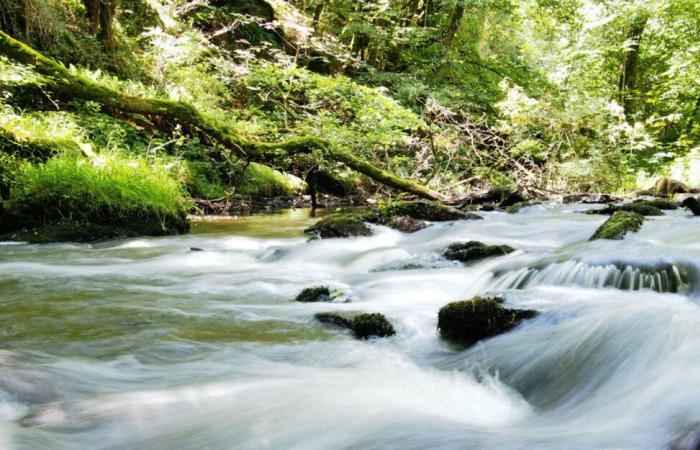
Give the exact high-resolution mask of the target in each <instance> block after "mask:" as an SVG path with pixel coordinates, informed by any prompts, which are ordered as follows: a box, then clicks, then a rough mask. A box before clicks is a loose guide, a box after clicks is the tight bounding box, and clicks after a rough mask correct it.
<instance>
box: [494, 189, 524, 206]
mask: <svg viewBox="0 0 700 450" xmlns="http://www.w3.org/2000/svg"><path fill="white" fill-rule="evenodd" d="M525 201H527V199H526V198H525V196H524V195H523V194H521V193H520V192H517V191H513V192H508V193H507V194H505V196H504V197H503V200H501V202H500V203H499V204H498V206H500V207H501V208H508V207H510V206H513V205H515V204H517V203H522V202H525Z"/></svg>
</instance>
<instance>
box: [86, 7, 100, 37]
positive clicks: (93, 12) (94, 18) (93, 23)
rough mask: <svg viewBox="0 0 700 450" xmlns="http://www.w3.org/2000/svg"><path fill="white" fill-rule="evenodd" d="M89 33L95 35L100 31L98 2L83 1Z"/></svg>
mask: <svg viewBox="0 0 700 450" xmlns="http://www.w3.org/2000/svg"><path fill="white" fill-rule="evenodd" d="M83 5H84V6H85V13H86V14H87V19H88V24H89V26H90V33H92V34H94V35H97V32H98V31H99V29H100V0H83Z"/></svg>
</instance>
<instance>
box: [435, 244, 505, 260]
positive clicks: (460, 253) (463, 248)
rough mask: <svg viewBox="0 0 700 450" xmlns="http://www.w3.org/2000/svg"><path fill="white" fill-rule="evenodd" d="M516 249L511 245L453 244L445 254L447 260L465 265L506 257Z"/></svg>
mask: <svg viewBox="0 0 700 450" xmlns="http://www.w3.org/2000/svg"><path fill="white" fill-rule="evenodd" d="M514 251H515V249H514V248H513V247H511V246H509V245H487V244H484V243H482V242H477V241H469V242H463V243H461V242H458V243H455V244H451V245H450V246H449V247H447V249H446V250H445V252H444V255H445V258H447V259H451V260H454V261H461V262H463V263H466V262H473V261H477V260H479V259H484V258H491V257H493V256H504V255H507V254H509V253H513V252H514Z"/></svg>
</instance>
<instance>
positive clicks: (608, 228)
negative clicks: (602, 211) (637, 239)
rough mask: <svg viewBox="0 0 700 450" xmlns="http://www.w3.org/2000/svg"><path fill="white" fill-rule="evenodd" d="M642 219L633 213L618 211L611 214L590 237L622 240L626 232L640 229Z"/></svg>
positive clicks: (593, 238) (592, 238)
mask: <svg viewBox="0 0 700 450" xmlns="http://www.w3.org/2000/svg"><path fill="white" fill-rule="evenodd" d="M643 223H644V217H643V216H641V215H640V214H637V213H635V212H629V211H618V212H615V213H613V215H612V216H610V218H609V219H608V220H606V221H605V223H604V224H603V225H601V226H600V227H599V228H598V229H597V230H596V232H595V233H594V234H593V236H591V239H590V240H591V241H593V240H596V239H616V240H620V239H624V237H625V235H626V234H627V233H628V232H636V231H639V230H640V229H641V228H642V224H643Z"/></svg>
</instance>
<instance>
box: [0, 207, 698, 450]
mask: <svg viewBox="0 0 700 450" xmlns="http://www.w3.org/2000/svg"><path fill="white" fill-rule="evenodd" d="M582 208H585V207H583V206H576V205H572V206H566V207H561V206H536V207H531V208H528V209H525V210H523V211H522V212H521V213H520V214H516V215H508V214H504V213H499V212H492V213H483V215H484V217H485V220H483V221H465V222H453V223H440V224H433V225H432V226H430V227H428V228H426V229H424V230H422V231H419V232H417V233H415V234H410V235H409V234H402V233H399V232H397V231H394V230H390V229H387V228H381V227H378V228H376V234H375V235H374V236H372V237H367V238H354V239H331V240H322V241H311V242H309V241H308V239H306V238H305V237H304V236H303V235H302V233H301V230H302V229H303V228H304V227H305V226H307V225H309V224H310V223H312V222H313V220H314V219H312V218H310V217H309V212H308V211H306V210H295V211H289V212H286V213H284V214H277V215H267V216H253V217H249V218H245V219H234V220H229V221H218V222H202V223H197V224H195V226H194V232H193V233H192V234H190V235H187V236H177V237H165V238H153V239H130V240H122V241H111V242H105V243H99V244H91V245H87V244H85V245H78V244H55V245H25V244H9V243H5V244H4V245H0V448H2V449H54V448H58V449H63V448H66V449H74V448H75V449H103V448H105V449H106V448H110V449H200V448H207V449H219V448H223V449H228V448H231V449H300V450H307V449H402V450H404V449H426V448H439V449H443V448H444V449H448V448H449V449H452V448H454V449H482V448H485V449H603V448H605V449H613V448H614V449H666V448H668V449H686V448H687V449H692V448H695V446H696V444H697V442H696V441H697V437H698V434H697V433H698V431H700V308H698V300H699V297H700V281H699V279H698V271H699V270H700V226H698V225H700V219H698V218H694V217H691V216H690V215H689V214H688V213H686V212H683V211H672V212H670V214H668V215H666V216H664V217H658V218H652V219H650V220H649V221H647V222H646V223H645V225H644V227H643V229H642V231H641V232H639V233H636V234H632V235H629V236H628V237H627V238H626V239H625V240H624V241H594V242H589V241H588V238H589V236H590V235H591V234H592V233H593V232H594V230H595V229H596V227H597V226H598V225H600V223H602V222H603V221H604V220H605V217H601V216H591V215H586V214H579V213H577V212H576V210H580V209H582ZM466 240H480V241H483V242H486V243H493V244H508V245H511V246H513V247H515V248H517V249H518V250H517V251H516V252H515V253H512V254H510V255H507V256H504V257H499V258H493V259H488V260H485V261H482V262H479V263H477V264H473V265H470V266H463V265H461V264H458V263H453V262H449V261H445V260H444V259H442V258H441V257H440V252H441V251H442V250H443V249H444V248H445V247H446V246H448V245H449V244H451V243H453V242H457V241H466ZM191 247H197V248H201V249H202V250H203V251H192V250H190V248H191ZM316 284H327V285H330V286H332V287H334V288H337V289H339V290H341V291H342V293H343V295H342V296H341V297H340V298H338V299H337V300H336V301H335V302H333V303H321V304H300V303H295V302H293V301H292V299H293V298H294V296H295V295H296V294H297V293H298V292H299V291H300V290H301V289H302V288H304V287H307V286H310V285H316ZM482 293H502V294H503V295H504V296H505V298H506V301H507V304H508V305H510V306H513V307H520V308H531V309H536V310H538V311H539V312H540V314H539V315H538V316H537V317H536V318H535V319H532V320H528V321H526V322H524V323H522V324H521V325H520V326H519V327H517V328H516V329H514V330H511V331H510V332H508V333H506V334H503V335H500V336H497V337H494V338H491V339H488V340H484V341H482V342H480V343H478V344H477V345H475V346H473V347H471V348H470V349H468V350H463V349H459V348H454V347H451V346H449V345H446V344H445V343H444V342H443V341H441V340H440V339H439V337H438V335H437V334H436V330H435V328H436V320H437V311H438V310H439V308H440V307H441V306H443V305H444V304H446V303H448V302H450V301H453V300H460V299H467V298H470V297H471V296H474V295H476V294H482ZM336 310H342V311H355V310H357V311H368V312H381V313H383V314H385V315H386V316H387V318H389V320H390V321H391V322H392V323H393V324H394V326H395V328H396V329H397V332H398V335H397V336H395V337H392V338H385V339H376V340H370V341H358V340H355V339H353V338H352V337H351V336H350V335H348V334H347V333H345V332H342V331H339V330H335V329H332V328H327V327H326V326H323V325H321V324H318V323H316V322H315V321H314V320H313V315H314V313H317V312H320V311H336Z"/></svg>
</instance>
